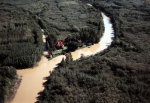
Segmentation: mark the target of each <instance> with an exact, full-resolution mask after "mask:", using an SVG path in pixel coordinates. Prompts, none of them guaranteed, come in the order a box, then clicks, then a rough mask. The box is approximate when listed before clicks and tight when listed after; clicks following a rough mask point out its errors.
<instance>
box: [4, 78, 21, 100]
mask: <svg viewBox="0 0 150 103" xmlns="http://www.w3.org/2000/svg"><path fill="white" fill-rule="evenodd" d="M21 80H22V76H18V77H17V79H16V80H15V81H14V82H15V84H14V86H13V87H12V88H11V89H12V93H10V96H9V98H8V99H7V100H6V102H5V103H11V102H12V100H13V99H14V97H15V94H16V92H17V90H18V88H19V86H20V83H21Z"/></svg>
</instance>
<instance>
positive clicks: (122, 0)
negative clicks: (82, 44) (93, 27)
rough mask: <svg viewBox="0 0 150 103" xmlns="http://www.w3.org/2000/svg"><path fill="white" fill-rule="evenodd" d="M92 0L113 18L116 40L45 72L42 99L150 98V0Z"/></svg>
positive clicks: (51, 102)
mask: <svg viewBox="0 0 150 103" xmlns="http://www.w3.org/2000/svg"><path fill="white" fill-rule="evenodd" d="M82 1H83V2H84V1H85V0H82ZM89 2H90V1H89ZM91 3H93V2H91ZM93 5H94V7H95V8H97V9H100V10H102V11H104V12H105V13H106V14H107V15H108V16H109V17H110V18H111V22H112V23H113V26H114V31H115V40H114V41H113V43H112V45H111V47H110V48H108V49H107V50H105V51H104V52H102V53H99V54H97V55H95V56H92V57H89V58H84V57H82V59H81V60H78V61H74V62H69V63H65V61H64V60H62V62H61V63H60V64H59V66H58V67H57V68H56V69H55V71H53V72H52V73H51V75H50V76H49V77H47V82H45V83H44V86H45V89H44V91H43V92H42V93H40V94H41V96H40V97H39V103H60V102H61V103H149V102H150V98H149V97H150V68H149V66H150V65H149V64H150V45H149V43H150V40H149V37H150V34H149V32H150V30H149V28H150V24H149V22H150V16H149V15H150V11H149V10H150V5H149V0H133V1H128V0H101V1H100V0H96V1H95V2H94V3H93Z"/></svg>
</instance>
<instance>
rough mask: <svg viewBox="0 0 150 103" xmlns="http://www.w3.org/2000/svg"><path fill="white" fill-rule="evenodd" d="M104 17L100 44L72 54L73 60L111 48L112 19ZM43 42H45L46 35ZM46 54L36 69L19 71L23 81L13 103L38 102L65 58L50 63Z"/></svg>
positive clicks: (58, 58) (112, 35)
mask: <svg viewBox="0 0 150 103" xmlns="http://www.w3.org/2000/svg"><path fill="white" fill-rule="evenodd" d="M102 16H103V21H104V26H105V31H104V34H103V36H102V37H101V38H100V42H99V43H97V44H94V45H92V46H90V47H86V48H83V49H79V50H76V51H75V52H72V53H71V54H72V57H73V60H76V59H78V58H80V57H81V54H83V55H84V56H90V55H94V54H96V53H98V52H100V51H102V50H104V49H106V48H107V47H108V46H110V44H111V42H112V38H113V37H114V31H113V29H112V24H111V23H110V19H109V18H108V17H107V16H106V15H104V13H102ZM43 42H45V37H44V35H43ZM46 54H47V52H44V53H43V56H42V59H41V61H40V62H39V63H38V65H37V66H36V67H34V68H29V69H24V70H17V74H18V75H19V76H22V81H21V84H20V86H19V88H18V90H17V92H16V95H15V97H14V99H13V101H12V103H34V102H36V101H37V97H38V93H39V92H40V91H42V90H43V89H44V87H43V85H42V84H43V83H44V82H45V79H44V78H45V77H47V76H49V71H52V70H53V69H54V68H55V67H56V66H57V64H58V63H60V62H61V60H62V58H63V57H65V56H64V55H60V56H57V57H55V58H53V59H52V60H49V61H48V60H47V58H46V57H45V55H46Z"/></svg>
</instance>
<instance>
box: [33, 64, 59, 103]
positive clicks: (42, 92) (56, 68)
mask: <svg viewBox="0 0 150 103" xmlns="http://www.w3.org/2000/svg"><path fill="white" fill-rule="evenodd" d="M57 65H59V63H58V64H57ZM55 70H58V67H55V68H54V70H53V71H55ZM50 75H51V73H50ZM50 75H49V76H46V77H43V80H46V81H45V82H43V84H42V85H43V87H44V89H45V87H46V85H47V84H48V80H49V79H50ZM44 95H45V94H44V90H42V91H40V92H38V96H37V97H36V100H37V101H36V102H35V103H40V102H42V101H43V100H44Z"/></svg>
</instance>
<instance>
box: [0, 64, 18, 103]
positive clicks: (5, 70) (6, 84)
mask: <svg viewBox="0 0 150 103" xmlns="http://www.w3.org/2000/svg"><path fill="white" fill-rule="evenodd" d="M16 79H17V77H16V68H14V67H9V66H4V67H0V87H1V89H0V103H4V101H5V100H6V99H7V98H8V97H9V96H10V95H11V93H13V88H12V87H14V86H13V85H14V84H15V82H16ZM10 88H11V89H10Z"/></svg>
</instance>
